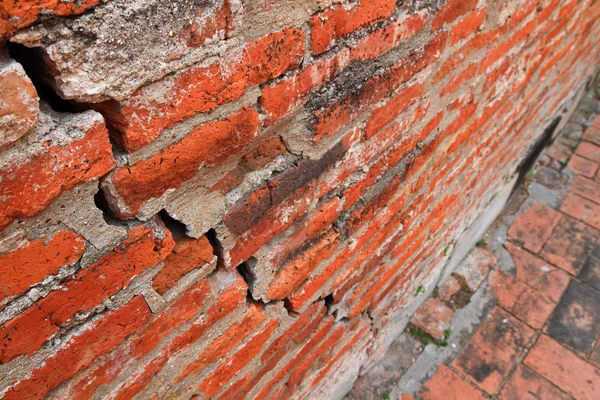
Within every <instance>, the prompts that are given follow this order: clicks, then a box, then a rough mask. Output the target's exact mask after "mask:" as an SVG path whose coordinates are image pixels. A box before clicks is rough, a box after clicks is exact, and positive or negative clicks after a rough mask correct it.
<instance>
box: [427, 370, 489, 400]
mask: <svg viewBox="0 0 600 400" xmlns="http://www.w3.org/2000/svg"><path fill="white" fill-rule="evenodd" d="M419 397H421V399H422V400H440V399H444V400H479V399H481V400H483V399H485V397H484V396H483V394H482V393H481V392H479V391H478V390H477V389H475V388H473V386H471V385H470V384H469V383H468V382H465V381H464V380H463V379H462V378H461V377H460V376H458V375H457V374H456V372H454V371H452V370H451V369H450V368H448V367H447V366H445V365H444V364H442V365H440V367H439V368H438V370H437V372H436V374H435V375H434V376H433V377H432V378H431V379H430V380H429V381H428V382H427V383H425V385H424V386H423V388H422V389H421V391H420V392H419Z"/></svg>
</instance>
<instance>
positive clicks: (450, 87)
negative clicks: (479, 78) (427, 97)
mask: <svg viewBox="0 0 600 400" xmlns="http://www.w3.org/2000/svg"><path fill="white" fill-rule="evenodd" d="M478 70H479V63H471V64H469V65H467V68H465V70H464V71H462V72H461V73H460V74H458V75H457V76H455V77H454V78H453V79H451V80H450V82H448V84H447V85H446V86H444V88H442V90H441V91H440V97H444V96H447V95H449V94H450V93H453V92H455V91H457V90H458V89H460V88H462V87H464V84H465V82H466V81H468V80H471V79H473V77H475V76H476V75H477V71H478Z"/></svg>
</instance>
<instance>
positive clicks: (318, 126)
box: [313, 34, 447, 142]
mask: <svg viewBox="0 0 600 400" xmlns="http://www.w3.org/2000/svg"><path fill="white" fill-rule="evenodd" d="M446 41H447V35H446V34H439V35H438V36H436V37H434V38H433V39H432V40H431V41H430V42H428V43H427V44H426V45H425V46H424V47H423V48H422V49H418V50H415V51H413V52H412V53H411V54H410V55H408V56H407V57H405V58H402V59H401V60H399V61H398V62H396V63H395V64H394V65H393V66H392V67H390V68H389V69H388V70H386V71H384V72H382V73H381V74H379V75H375V76H374V77H372V78H370V79H369V80H367V81H366V82H365V83H364V84H363V85H362V87H361V88H360V90H359V91H358V93H357V94H353V95H346V96H343V97H342V98H341V99H339V100H337V101H336V102H335V103H333V104H328V105H327V106H326V107H324V108H323V109H319V110H315V111H313V115H314V116H315V117H316V123H315V125H314V127H313V129H314V131H315V142H320V141H321V140H322V139H323V138H324V137H326V136H330V135H333V134H334V133H336V132H337V131H338V130H339V129H340V128H342V127H343V126H345V125H346V124H348V123H349V122H350V121H353V120H354V119H355V118H356V117H358V115H360V113H361V112H363V111H364V110H365V109H367V108H368V107H370V106H372V105H374V104H375V103H377V102H379V101H380V100H382V99H383V98H384V97H386V96H387V95H389V94H390V93H392V92H393V91H394V90H396V89H397V88H399V87H400V85H402V84H403V83H405V82H407V81H408V80H410V79H411V78H412V77H413V76H414V75H415V74H416V73H418V72H419V71H422V70H423V69H425V68H426V67H427V66H428V65H430V64H431V63H433V62H434V61H436V60H437V59H438V58H439V57H440V55H441V53H442V51H443V49H444V48H445V46H446ZM419 86H420V85H419ZM419 86H416V88H418V87H419ZM384 107H385V106H384ZM400 110H401V109H400ZM400 110H399V111H400ZM392 111H393V107H392ZM381 113H382V114H385V110H382V111H381ZM388 118H389V117H388ZM371 133H373V130H370V134H371Z"/></svg>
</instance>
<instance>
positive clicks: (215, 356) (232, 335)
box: [175, 304, 266, 382]
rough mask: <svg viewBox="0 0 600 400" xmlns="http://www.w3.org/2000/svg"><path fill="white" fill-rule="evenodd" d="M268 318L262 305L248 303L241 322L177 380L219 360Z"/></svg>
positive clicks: (208, 349) (192, 363)
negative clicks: (246, 311)
mask: <svg viewBox="0 0 600 400" xmlns="http://www.w3.org/2000/svg"><path fill="white" fill-rule="evenodd" d="M265 320H266V315H265V314H264V313H263V310H262V307H261V306H257V305H254V304H249V305H248V313H247V314H246V317H244V319H243V320H241V321H240V322H238V323H236V324H234V325H232V326H231V327H230V328H229V329H227V331H225V332H224V333H223V334H222V335H220V336H219V337H218V338H217V339H216V340H215V341H214V342H212V343H211V344H210V345H209V346H208V347H207V348H206V349H204V351H202V353H200V355H199V356H198V358H197V359H196V360H195V361H193V362H191V363H189V364H188V365H186V366H185V368H184V369H183V371H182V372H181V374H180V375H179V376H178V377H177V378H176V379H175V382H180V381H181V380H183V379H185V378H187V377H188V376H191V375H193V374H196V373H198V372H200V371H202V370H203V369H204V368H205V367H207V366H209V365H211V364H212V363H215V362H217V361H219V360H220V359H221V358H222V357H223V356H225V355H227V353H229V351H231V349H233V348H234V347H235V346H236V345H238V344H239V343H240V342H241V341H243V340H244V339H245V338H246V337H247V336H248V335H250V334H251V333H252V332H253V331H254V330H255V329H257V328H258V327H259V326H260V325H261V324H262V323H263V322H265Z"/></svg>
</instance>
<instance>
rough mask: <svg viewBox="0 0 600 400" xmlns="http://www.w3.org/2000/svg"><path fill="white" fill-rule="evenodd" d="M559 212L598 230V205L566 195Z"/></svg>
mask: <svg viewBox="0 0 600 400" xmlns="http://www.w3.org/2000/svg"><path fill="white" fill-rule="evenodd" d="M560 210H561V211H562V212H564V213H565V214H567V215H570V216H572V217H574V218H577V219H578V220H580V221H583V222H585V223H586V224H588V225H591V226H593V227H594V228H596V229H600V205H598V204H596V203H594V202H592V201H589V200H587V199H584V198H583V197H580V196H577V195H568V196H567V198H566V199H565V201H564V202H563V204H562V206H561V207H560Z"/></svg>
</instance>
